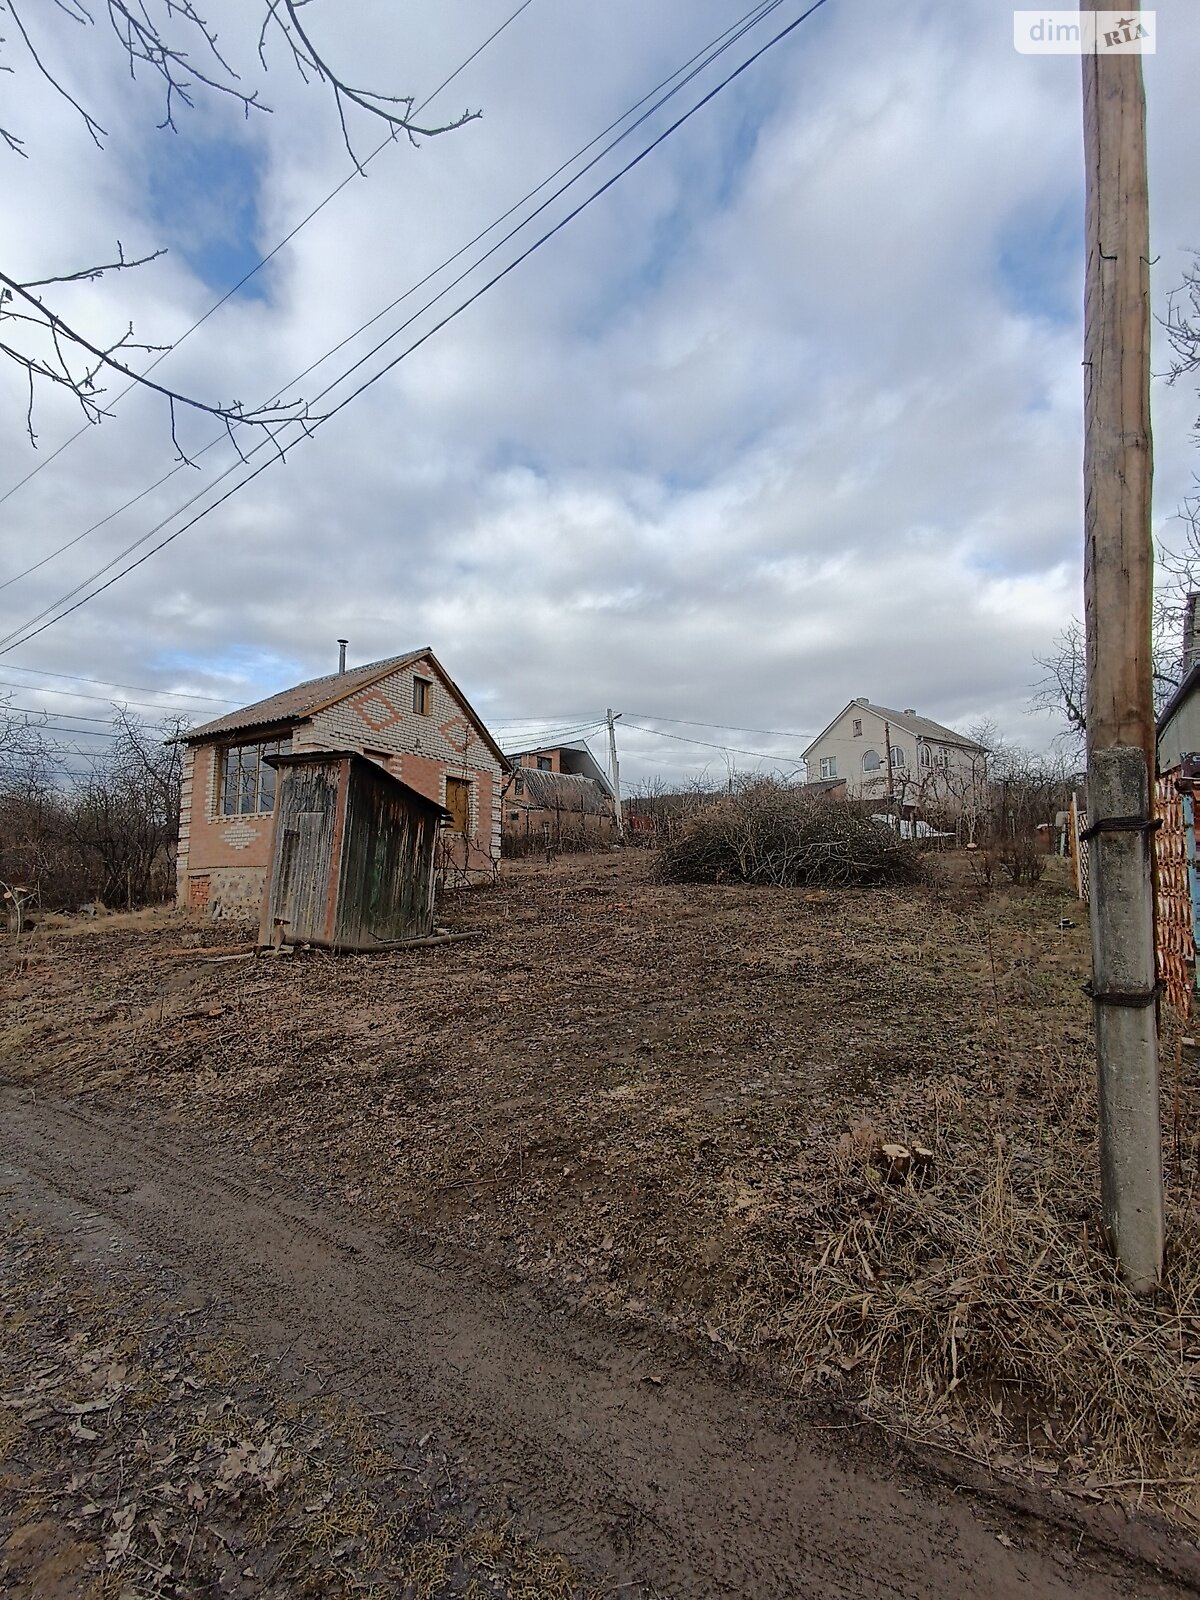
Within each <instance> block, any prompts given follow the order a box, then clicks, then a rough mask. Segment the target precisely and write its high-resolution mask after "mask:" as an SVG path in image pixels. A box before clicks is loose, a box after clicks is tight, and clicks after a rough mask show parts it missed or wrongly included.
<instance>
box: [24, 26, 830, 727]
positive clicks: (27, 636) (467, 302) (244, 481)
mask: <svg viewBox="0 0 1200 1600" xmlns="http://www.w3.org/2000/svg"><path fill="white" fill-rule="evenodd" d="M771 3H773V5H778V3H779V0H771ZM822 5H826V0H813V3H811V5H810V6H808V10H806V11H802V13H800V16H798V18H795V19H794V21H792V22H789V24H787V27H784V29H781V30H779V32H778V34H776V35H773V38H770V40H768V42H766V43H765V45H760V48H758V50H757V51H754V54H750V56H747V58H746V61H742V62H741V64H739V66H738V67H734V69H733V72H730V74H728V75H726V77H725V78H722V80H720V82H718V83H717V85H715V86H714V88H710V90H709V91H707V94H704V96H702V98H701V99H699V101H696V104H694V106H691V107H690V109H688V110H685V112H683V115H682V117H677V118H675V122H672V123H669V125H667V128H664V130H662V133H659V134H658V136H656V138H654V139H651V142H650V144H648V146H645V149H642V150H638V154H637V155H635V157H632V160H629V162H626V165H624V166H621V168H618V171H616V173H613V176H611V178H608V179H605V182H603V184H600V186H598V187H597V189H594V190H592V194H589V195H587V197H586V198H584V200H581V202H579V205H576V206H574V208H573V210H571V211H568V213H566V214H565V216H563V218H560V221H558V222H555V224H554V227H550V229H547V230H546V232H544V234H541V235H539V237H538V238H536V240H534V242H533V243H531V245H528V246H526V248H525V250H523V251H522V253H520V254H518V256H515V258H514V259H512V261H510V262H509V264H507V266H504V267H501V270H499V272H496V274H494V275H493V277H491V278H488V280H486V283H483V285H482V286H480V288H478V290H475V291H474V293H472V294H469V296H467V299H464V301H461V302H459V304H458V306H456V307H454V309H453V310H451V312H448V314H446V315H445V317H443V318H442V320H440V322H435V323H434V326H432V328H429V330H426V333H422V334H421V336H419V338H418V339H414V341H413V342H411V344H410V346H406V347H405V349H403V350H402V352H400V354H398V355H394V357H392V358H390V360H389V362H386V363H384V365H382V366H381V368H379V370H378V371H376V373H373V374H371V376H370V378H366V379H363V382H362V384H358V387H357V389H354V390H350V394H349V395H344V397H342V398H341V400H339V402H338V403H336V405H334V406H333V408H331V410H330V411H326V413H325V414H323V416H320V418H317V419H315V421H312V422H304V424H301V427H302V434H301V437H306V438H310V437H312V435H314V434H315V432H317V430H318V429H320V427H323V426H325V424H326V422H330V421H331V419H333V418H334V416H338V414H339V413H341V411H344V410H346V406H349V405H350V403H352V402H354V400H357V398H358V397H360V395H363V394H365V392H366V390H368V389H370V387H373V386H374V384H378V382H379V379H381V378H386V376H387V373H390V371H392V370H394V368H395V366H398V365H400V362H403V360H406V358H408V357H410V355H413V354H414V352H416V350H419V349H421V346H422V344H426V342H427V341H429V339H432V338H434V334H437V333H440V331H442V328H445V326H446V325H448V323H451V322H454V318H456V317H459V315H461V314H462V312H464V310H467V309H469V307H470V306H474V304H475V301H478V299H482V298H483V294H486V293H488V291H490V290H493V288H494V286H496V285H498V283H501V282H502V280H504V278H506V277H507V275H509V274H510V272H514V270H515V269H517V267H518V266H522V264H523V262H525V261H528V259H530V256H533V254H534V253H536V251H538V250H541V246H542V245H546V243H549V240H552V238H554V237H555V235H557V234H560V232H562V230H563V229H565V227H566V226H568V224H570V222H573V221H574V218H578V216H579V214H581V213H582V211H586V210H587V206H590V205H592V203H594V202H595V200H598V198H600V197H602V195H605V194H606V192H608V190H610V189H613V187H614V184H618V182H619V181H621V179H622V178H624V176H626V174H627V173H630V171H632V170H634V168H635V166H638V165H640V163H642V162H643V160H645V158H646V157H648V155H651V154H653V152H654V150H656V149H658V147H659V146H661V144H664V142H666V141H667V139H669V138H670V136H672V134H674V133H677V131H678V130H680V128H682V126H683V125H685V123H686V122H690V120H691V118H693V117H694V115H696V112H699V110H702V109H704V107H706V106H707V104H709V102H710V101H714V99H715V98H717V96H718V94H720V93H722V91H723V90H726V88H728V86H730V83H733V82H734V80H736V78H739V77H741V75H742V72H746V70H747V69H749V67H752V66H754V64H755V62H757V61H760V59H762V56H765V54H766V51H768V50H773V48H774V46H776V45H779V43H781V42H782V40H784V38H787V37H789V35H790V34H792V32H795V29H798V27H800V24H802V22H805V21H808V18H810V16H813V14H814V13H816V11H819V10H821V6H822ZM643 120H645V118H643ZM571 181H574V179H571ZM546 203H547V205H549V202H546ZM539 210H544V206H542V208H539ZM534 214H536V213H534ZM526 221H528V219H526ZM522 226H525V224H522ZM493 248H498V246H493ZM491 253H493V251H488V254H491ZM440 293H445V290H443V291H440ZM437 298H440V294H438V296H437ZM411 320H413V318H410V322H411ZM405 326H406V325H405ZM400 331H403V326H402V328H397V330H395V331H394V333H390V334H387V336H386V338H384V339H381V341H379V344H376V346H374V349H371V350H368V352H366V355H363V357H360V358H358V360H357V362H354V363H352V365H350V368H349V370H347V371H346V373H342V374H341V376H339V378H336V379H334V381H333V382H331V384H328V386H326V387H325V389H323V390H322V394H318V395H317V397H315V398H317V400H322V398H323V397H325V395H328V394H330V390H331V389H334V387H338V384H341V382H344V381H346V379H347V378H349V376H350V373H354V371H357V370H358V368H360V366H363V365H365V362H368V360H370V358H371V357H373V355H378V354H379V350H381V349H382V347H384V346H386V344H389V342H390V341H392V339H394V338H397V334H398V333H400ZM267 443H275V442H274V438H272V440H264V442H261V443H259V445H258V446H256V450H261V448H266V445H267ZM298 443H299V438H298V440H293V446H290V448H294V445H298ZM275 450H277V454H272V456H267V459H266V461H262V462H261V464H259V466H258V467H254V469H253V472H248V474H246V477H243V478H240V480H238V482H237V483H234V486H232V488H229V490H226V493H224V494H221V496H218V499H214V501H213V502H211V504H210V506H205V507H203V509H202V510H200V512H197V515H195V517H192V518H190V520H189V522H186V523H182V526H179V528H176V530H174V533H170V534H168V536H166V538H165V539H162V541H160V542H158V544H155V546H152V547H150V549H149V550H146V554H142V555H139V557H138V560H136V562H130V565H128V566H125V568H123V570H122V571H118V573H115V574H114V576H112V578H109V579H107V582H104V584H101V586H99V587H98V589H93V590H91V592H90V594H86V595H83V597H82V598H80V600H77V602H75V603H74V605H70V606H67V608H66V610H64V611H59V613H58V614H56V616H51V618H50V619H48V621H45V622H42V626H40V627H30V624H22V626H21V627H18V629H14V630H13V632H11V634H8V635H6V637H5V640H0V653H3V651H8V650H11V648H16V646H19V645H27V643H29V642H30V640H32V638H37V635H38V634H45V632H46V629H48V627H53V626H54V622H61V621H62V619H64V618H67V616H70V614H72V613H74V611H78V610H80V606H83V605H86V603H88V602H90V600H94V598H96V597H98V595H101V594H104V592H106V590H107V589H112V586H114V584H117V582H120V579H122V578H128V574H130V573H133V571H136V568H139V566H142V565H144V563H146V562H149V560H150V557H154V555H157V554H158V552H160V550H163V549H165V547H166V546H168V544H171V542H174V539H178V538H179V536H181V534H184V533H187V531H189V530H190V528H194V526H195V523H197V522H200V520H202V518H203V517H206V515H208V514H210V512H213V510H216V509H218V507H219V506H222V504H224V502H226V501H227V499H230V498H232V496H234V494H237V491H238V490H242V488H245V486H246V485H248V483H253V480H254V478H256V477H259V475H261V474H262V472H266V469H267V467H269V466H272V464H274V462H275V461H277V459H280V456H282V454H283V451H282V450H280V446H278V445H277V443H275ZM250 454H253V451H251V453H250ZM229 470H234V469H232V467H230V469H229ZM226 475H227V474H222V477H226ZM218 482H221V480H218ZM194 499H195V496H194ZM189 504H190V501H189ZM173 515H178V514H173ZM170 520H173V518H171V517H168V518H165V520H163V522H162V523H158V528H162V526H165V525H166V522H170ZM154 531H157V530H152V531H150V533H149V534H144V538H142V539H141V541H138V542H144V541H146V539H149V538H152V536H154ZM126 554H128V552H126ZM117 560H120V557H117ZM107 565H109V566H112V565H114V563H112V562H109V563H107ZM106 570H107V568H101V571H106ZM94 576H99V574H93V578H94ZM90 581H91V579H86V581H85V582H90ZM82 587H85V584H78V586H77V587H75V589H74V590H72V592H70V594H72V595H74V594H78V590H80V589H82ZM64 598H67V597H64ZM59 603H61V602H54V603H53V605H51V606H46V608H45V610H43V611H42V613H38V618H34V619H30V622H32V621H38V619H40V618H43V616H45V614H46V611H50V610H53V606H54V605H59ZM26 627H27V629H29V632H24V637H19V638H16V637H14V635H16V634H21V632H22V629H26ZM651 731H653V730H651Z"/></svg>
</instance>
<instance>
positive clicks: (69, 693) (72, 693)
mask: <svg viewBox="0 0 1200 1600" xmlns="http://www.w3.org/2000/svg"><path fill="white" fill-rule="evenodd" d="M6 665H10V663H6ZM17 670H18V671H25V670H27V669H25V668H18V669H17ZM95 681H96V680H95V679H92V678H89V679H88V680H87V682H89V683H93V682H95ZM0 685H3V687H4V688H6V689H33V690H34V691H35V693H37V694H60V695H65V696H66V698H67V699H68V700H94V701H96V702H97V703H98V704H101V705H113V704H120V705H126V706H143V707H145V708H146V709H147V710H149V711H185V710H186V709H187V707H186V706H160V705H156V704H155V702H154V701H153V700H121V701H114V700H113V698H112V697H111V696H109V695H104V694H83V693H81V692H79V691H77V690H75V689H51V688H50V687H49V685H48V684H47V685H39V684H36V683H14V682H13V681H12V679H11V678H0ZM153 692H154V691H153V690H151V693H153ZM233 703H234V702H233V701H232V700H223V701H222V702H221V704H222V705H233ZM63 714H64V715H67V716H69V715H70V713H69V712H66V713H63Z"/></svg>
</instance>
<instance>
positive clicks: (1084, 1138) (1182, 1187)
mask: <svg viewBox="0 0 1200 1600" xmlns="http://www.w3.org/2000/svg"><path fill="white" fill-rule="evenodd" d="M1053 865H1055V866H1057V865H1058V864H1057V863H1055V864H1053ZM941 877H942V880H943V881H941V882H940V883H935V884H934V885H932V886H929V887H918V888H905V889H902V890H899V889H898V890H892V889H871V890H844V891H837V892H830V891H788V890H770V889H761V888H739V887H719V886H718V887H703V888H699V887H697V888H689V887H681V886H676V885H665V884H660V883H657V882H656V881H655V880H654V876H653V858H652V857H651V856H649V855H642V854H639V853H629V854H626V855H611V856H604V857H593V858H584V859H577V860H574V861H570V860H564V861H560V862H558V863H556V864H554V865H552V866H546V867H542V866H536V865H531V864H523V865H520V866H517V867H515V868H511V869H508V870H506V871H505V873H504V875H503V877H502V880H501V883H500V885H499V886H498V887H497V888H495V889H489V890H484V891H477V892H475V893H472V894H469V895H464V896H462V897H461V898H459V899H456V900H453V901H450V902H447V904H446V905H445V906H444V908H443V920H444V921H446V922H447V923H448V924H449V925H452V926H455V927H458V928H480V929H482V930H483V936H482V937H481V938H480V939H478V940H477V941H473V942H464V943H459V944H452V945H447V946H443V947H439V948H435V949H428V950H422V951H412V952H408V953H403V954H395V955H386V956H374V957H353V958H346V957H344V958H336V957H333V956H329V955H326V954H321V953H316V952H311V953H305V952H301V953H298V954H296V955H294V956H292V957H290V958H287V959H283V958H278V959H248V960H241V961H238V960H233V961H229V962H225V963H222V964H213V963H211V962H205V961H204V960H203V957H204V954H205V949H204V946H205V945H207V946H209V947H212V946H216V945H221V946H228V945H229V943H230V941H231V937H232V936H231V932H230V930H229V928H228V926H225V927H222V928H219V929H214V928H211V927H207V928H205V929H204V930H203V931H202V932H198V931H196V929H195V926H194V925H191V924H189V923H187V922H186V921H184V920H182V919H178V918H176V917H175V916H174V915H167V914H163V915H161V916H146V917H142V918H136V917H135V918H133V919H113V922H112V924H110V925H106V924H105V923H104V922H103V921H100V922H98V923H96V924H91V925H88V926H87V927H86V928H83V927H80V926H79V925H74V926H70V927H65V928H59V929H53V928H47V929H43V930H39V931H37V932H35V933H34V935H33V936H32V937H31V938H30V940H29V941H28V942H27V943H26V944H25V945H24V946H23V953H21V954H18V955H14V954H13V953H12V951H11V950H10V951H9V952H8V953H7V954H6V956H5V962H6V967H5V980H6V981H5V990H6V1011H7V1017H8V1019H9V1020H8V1023H7V1031H6V1032H5V1034H4V1035H3V1038H2V1039H0V1050H2V1052H3V1054H2V1057H0V1072H2V1073H3V1075H4V1076H5V1077H6V1078H7V1079H8V1080H9V1082H13V1083H18V1084H26V1085H31V1086H35V1087H37V1088H39V1089H42V1090H47V1091H54V1092H58V1093H67V1094H73V1095H80V1094H82V1095H85V1096H89V1097H93V1098H94V1099H95V1101H96V1102H98V1103H99V1104H101V1105H103V1106H104V1107H106V1108H110V1109H111V1108H125V1109H126V1110H127V1111H128V1112H129V1113H131V1114H133V1113H135V1112H137V1113H139V1114H144V1115H146V1116H152V1117H155V1118H165V1119H167V1120H169V1121H172V1122H177V1123H178V1124H179V1125H180V1126H181V1127H182V1128H185V1129H193V1130H196V1129H202V1130H204V1133H205V1137H206V1138H208V1139H211V1140H212V1141H213V1142H214V1144H219V1145H220V1146H221V1147H222V1148H230V1147H232V1146H238V1145H244V1146H246V1147H248V1148H250V1149H251V1150H253V1151H255V1152H257V1153H258V1154H259V1155H260V1156H266V1157H268V1158H269V1159H270V1160H271V1161H272V1162H274V1163H277V1164H278V1167H279V1169H280V1171H281V1172H283V1173H286V1174H287V1175H288V1176H287V1181H288V1182H289V1183H294V1184H295V1185H296V1186H297V1188H298V1190H299V1191H301V1192H304V1193H306V1194H308V1195H310V1196H312V1197H314V1198H316V1199H321V1198H326V1199H333V1200H336V1201H337V1202H338V1203H339V1204H342V1205H347V1206H350V1207H352V1208H353V1209H354V1212H355V1213H356V1214H357V1215H358V1216H360V1217H361V1218H362V1220H363V1221H364V1222H367V1223H371V1224H378V1223H383V1224H384V1225H386V1227H388V1228H389V1229H391V1230H393V1231H394V1236H395V1237H397V1238H399V1239H407V1240H409V1241H413V1240H419V1241H436V1243H437V1244H438V1245H439V1247H440V1248H442V1249H447V1248H450V1247H453V1248H455V1249H456V1250H458V1251H461V1252H463V1253H465V1254H468V1255H470V1256H473V1257H475V1258H477V1259H479V1260H481V1261H483V1262H484V1263H486V1264H488V1265H490V1266H494V1267H495V1268H497V1269H506V1270H509V1271H514V1272H516V1273H518V1274H520V1275H521V1276H522V1277H523V1278H525V1279H526V1280H528V1281H530V1282H532V1283H534V1284H536V1285H538V1286H539V1289H540V1292H541V1293H542V1294H543V1295H546V1296H550V1297H552V1298H554V1299H557V1300H560V1301H563V1302H570V1303H573V1304H580V1305H583V1306H587V1307H590V1308H593V1309H596V1310H600V1311H603V1312H605V1313H607V1314H608V1315H611V1316H612V1317H614V1318H618V1319H621V1320H622V1321H624V1322H632V1323H637V1324H642V1325H647V1326H650V1327H656V1328H661V1329H667V1330H670V1331H671V1332H673V1333H677V1334H683V1335H684V1336H685V1337H687V1338H690V1339H693V1340H695V1341H697V1342H698V1343H699V1344H701V1345H702V1346H703V1347H704V1348H705V1349H712V1348H715V1349H716V1350H717V1351H718V1352H719V1353H720V1354H721V1357H722V1359H724V1360H726V1361H727V1362H728V1364H729V1365H730V1366H735V1367H739V1368H741V1369H743V1370H745V1371H747V1372H753V1373H755V1374H757V1375H758V1376H760V1377H763V1378H765V1379H767V1380H768V1381H770V1382H780V1383H783V1384H786V1385H788V1386H789V1387H791V1388H793V1389H799V1390H822V1391H832V1392H833V1393H835V1394H836V1395H838V1396H839V1397H842V1398H845V1399H848V1400H850V1401H852V1402H854V1403H856V1404H858V1405H860V1406H862V1407H864V1408H865V1409H866V1410H868V1411H869V1412H870V1413H871V1414H873V1415H874V1416H875V1417H876V1418H877V1419H878V1420H880V1421H881V1422H882V1423H883V1424H884V1425H885V1426H886V1427H887V1428H890V1429H893V1430H895V1431H897V1432H899V1433H901V1434H904V1435H908V1436H918V1437H938V1438H941V1439H942V1440H943V1441H945V1442H948V1443H950V1444H951V1445H952V1446H953V1448H955V1449H957V1450H959V1451H961V1452H962V1453H964V1454H967V1455H970V1456H972V1457H975V1458H977V1459H979V1460H982V1461H986V1462H988V1463H990V1464H991V1465H993V1466H994V1467H996V1468H998V1469H1000V1470H1002V1471H1003V1470H1009V1471H1012V1472H1017V1473H1025V1474H1029V1473H1032V1474H1034V1475H1036V1476H1039V1477H1040V1478H1042V1479H1043V1480H1044V1481H1047V1482H1052V1483H1054V1484H1055V1485H1056V1486H1057V1487H1058V1488H1060V1489H1061V1490H1063V1491H1065V1492H1068V1493H1070V1494H1072V1495H1076V1496H1080V1497H1083V1498H1086V1499H1092V1500H1095V1499H1101V1498H1111V1497H1114V1496H1125V1497H1134V1498H1137V1499H1140V1500H1141V1501H1142V1502H1143V1504H1145V1503H1147V1502H1149V1503H1152V1504H1153V1505H1154V1506H1155V1507H1157V1508H1158V1509H1160V1510H1165V1511H1166V1512H1168V1513H1169V1514H1170V1515H1172V1516H1174V1517H1177V1518H1182V1519H1185V1520H1186V1519H1194V1518H1195V1516H1196V1510H1197V1504H1198V1502H1197V1501H1196V1498H1195V1496H1196V1483H1197V1474H1198V1473H1200V1455H1198V1454H1197V1443H1198V1440H1200V1424H1198V1423H1197V1420H1196V1419H1197V1416H1198V1415H1200V1412H1198V1411H1197V1404H1196V1402H1197V1398H1198V1396H1197V1393H1196V1385H1195V1373H1196V1371H1197V1367H1196V1365H1195V1363H1196V1361H1197V1360H1198V1359H1200V1339H1198V1337H1197V1336H1198V1334H1200V1303H1198V1300H1197V1288H1198V1285H1200V1248H1198V1243H1197V1235H1196V1228H1195V1223H1194V1220H1193V1215H1192V1206H1193V1199H1194V1195H1193V1190H1194V1186H1195V1182H1196V1172H1197V1144H1196V1132H1197V1130H1198V1129H1200V1121H1198V1120H1197V1112H1198V1110H1200V1096H1198V1094H1197V1082H1196V1073H1195V1070H1194V1068H1193V1067H1192V1066H1191V1065H1190V1064H1188V1063H1187V1062H1182V1061H1180V1060H1179V1056H1178V1052H1177V1049H1176V1043H1175V1041H1174V1040H1172V1041H1170V1042H1169V1044H1168V1048H1167V1050H1166V1053H1165V1054H1166V1061H1167V1068H1166V1076H1167V1083H1166V1093H1165V1097H1164V1098H1165V1103H1166V1106H1167V1111H1168V1124H1167V1128H1166V1136H1167V1144H1168V1156H1169V1161H1168V1176H1169V1184H1170V1202H1171V1227H1172V1238H1173V1241H1174V1243H1173V1253H1172V1260H1171V1264H1170V1273H1169V1278H1168V1283H1167V1286H1166V1288H1165V1289H1164V1291H1163V1292H1162V1294H1161V1295H1160V1296H1158V1297H1157V1298H1156V1299H1154V1300H1152V1301H1148V1302H1137V1301H1135V1300H1133V1299H1132V1298H1131V1297H1130V1296H1128V1295H1127V1294H1126V1293H1125V1292H1124V1290H1123V1289H1122V1288H1121V1287H1120V1285H1119V1284H1118V1283H1117V1282H1116V1281H1115V1279H1114V1277H1113V1274H1112V1272H1111V1269H1110V1266H1109V1262H1108V1257H1107V1255H1106V1253H1105V1251H1104V1248H1103V1239H1102V1236H1101V1228H1100V1218H1099V1210H1098V1174H1097V1163H1096V1152H1095V1139H1094V1123H1095V1097H1094V1089H1093V1072H1094V1064H1093V1060H1092V1054H1091V1044H1090V1014H1089V1007H1088V1004H1087V1002H1086V1000H1085V999H1084V997H1083V995H1082V994H1081V992H1080V983H1081V981H1082V979H1083V978H1084V976H1085V975H1086V966H1087V953H1086V929H1085V927H1084V920H1085V919H1084V917H1083V916H1082V915H1081V913H1080V908H1079V906H1078V902H1077V901H1075V900H1074V898H1073V897H1072V896H1071V895H1070V894H1069V893H1068V892H1067V890H1066V889H1065V888H1064V887H1063V886H1062V884H1060V883H1049V884H1046V885H1043V886H1041V887H1039V888H1038V889H1034V890H1030V889H1020V890H1014V889H998V890H994V891H992V892H990V893H983V892H981V891H980V890H979V889H978V888H977V887H976V886H974V885H973V884H972V883H971V882H970V881H969V874H968V873H967V871H966V868H965V866H964V865H963V864H962V863H961V862H960V863H957V864H955V863H953V862H950V863H948V864H947V863H942V864H941ZM1064 924H1070V925H1064ZM235 932H236V930H235ZM889 1141H894V1142H901V1143H904V1144H906V1145H909V1146H912V1145H914V1144H919V1145H921V1146H924V1147H926V1148H927V1149H928V1151H929V1152H931V1155H930V1158H929V1159H928V1160H926V1161H925V1162H924V1163H923V1164H921V1165H914V1167H913V1168H911V1169H910V1170H909V1171H907V1172H906V1173H903V1174H902V1173H900V1172H898V1171H895V1170H888V1168H887V1167H886V1164H883V1163H881V1157H880V1155H879V1148H880V1145H881V1144H882V1143H884V1142H889Z"/></svg>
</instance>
